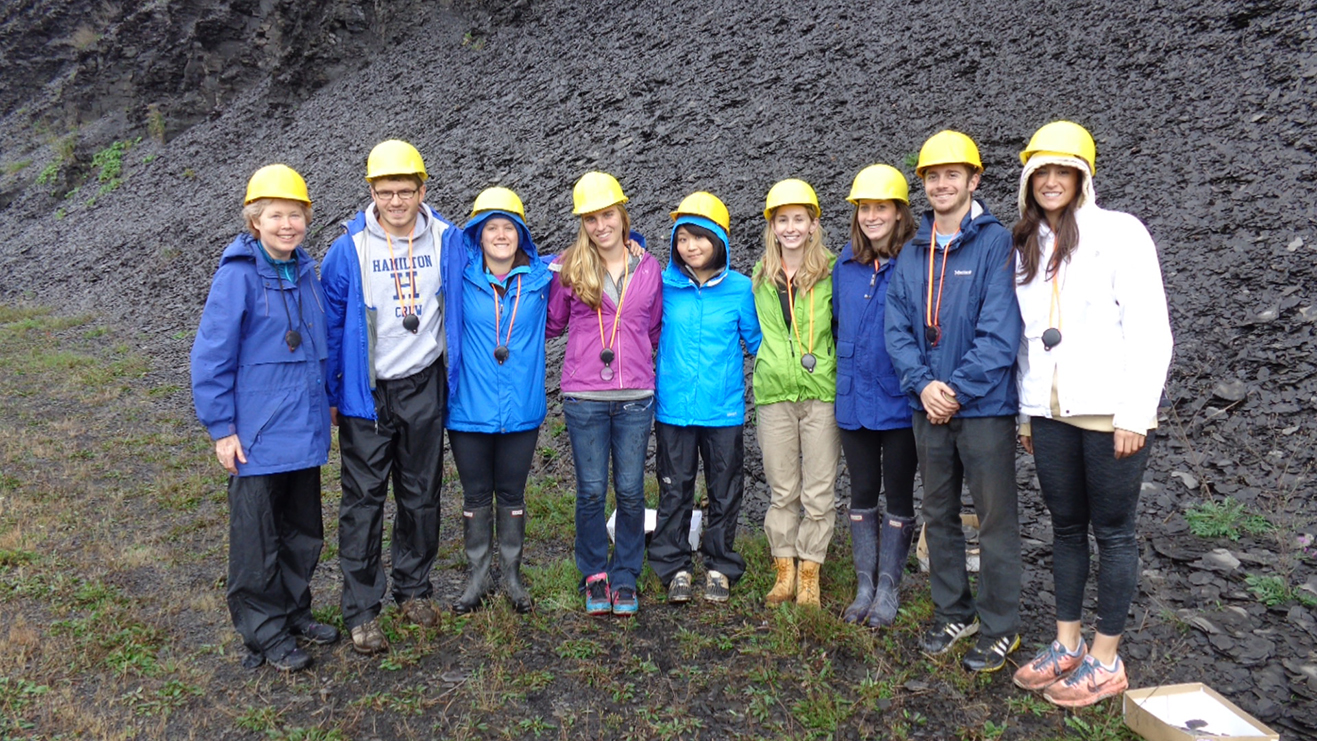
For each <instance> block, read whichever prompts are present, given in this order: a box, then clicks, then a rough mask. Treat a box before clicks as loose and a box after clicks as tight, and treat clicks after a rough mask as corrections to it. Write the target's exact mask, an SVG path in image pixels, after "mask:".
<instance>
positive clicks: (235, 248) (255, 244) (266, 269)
mask: <svg viewBox="0 0 1317 741" xmlns="http://www.w3.org/2000/svg"><path fill="white" fill-rule="evenodd" d="M263 249H264V248H263V247H261V243H260V242H259V241H258V240H257V239H256V237H253V236H252V235H250V234H239V235H238V236H237V237H234V239H233V241H232V242H230V243H229V246H228V247H225V248H224V254H223V255H221V256H220V264H221V265H223V264H224V263H226V262H229V261H231V260H251V261H252V262H254V263H256V272H257V273H259V274H261V275H267V274H268V275H267V277H271V278H273V277H274V267H273V266H272V265H270V263H269V262H268V261H267V260H265V259H264V258H262V257H261V254H260V252H259V251H258V250H263ZM293 254H294V255H296V256H297V272H298V274H299V275H301V274H302V273H304V272H306V271H307V270H313V269H315V261H313V260H312V259H311V255H310V253H308V252H307V251H306V250H305V249H303V248H302V245H300V244H299V245H298V246H297V249H296V250H293Z"/></svg>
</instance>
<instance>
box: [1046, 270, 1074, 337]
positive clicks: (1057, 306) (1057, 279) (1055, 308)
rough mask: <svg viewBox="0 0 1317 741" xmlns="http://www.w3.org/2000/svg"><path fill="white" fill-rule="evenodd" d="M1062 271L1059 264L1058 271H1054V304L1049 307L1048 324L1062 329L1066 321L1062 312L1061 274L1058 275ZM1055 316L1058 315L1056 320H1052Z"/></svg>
mask: <svg viewBox="0 0 1317 741" xmlns="http://www.w3.org/2000/svg"><path fill="white" fill-rule="evenodd" d="M1060 272H1061V269H1060V266H1057V271H1056V272H1055V273H1052V305H1051V306H1050V307H1048V309H1047V326H1049V327H1056V328H1057V329H1061V326H1062V324H1064V323H1065V317H1064V316H1063V315H1062V314H1061V276H1060V275H1058V273H1060ZM1066 272H1069V271H1066ZM1053 317H1056V321H1055V322H1053V321H1052V318H1053Z"/></svg>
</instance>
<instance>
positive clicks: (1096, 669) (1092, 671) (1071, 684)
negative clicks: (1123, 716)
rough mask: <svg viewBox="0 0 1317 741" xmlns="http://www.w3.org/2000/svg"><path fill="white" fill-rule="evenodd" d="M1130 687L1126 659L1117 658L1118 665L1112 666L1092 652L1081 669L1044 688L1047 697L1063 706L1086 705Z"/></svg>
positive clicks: (1079, 706) (1080, 664)
mask: <svg viewBox="0 0 1317 741" xmlns="http://www.w3.org/2000/svg"><path fill="white" fill-rule="evenodd" d="M1129 686H1130V683H1129V679H1128V678H1127V677H1126V676H1125V662H1123V661H1121V660H1120V657H1119V656H1117V657H1116V666H1115V667H1113V668H1111V669H1108V668H1106V667H1105V666H1102V663H1101V662H1099V661H1098V660H1097V659H1095V658H1093V654H1088V655H1087V656H1085V657H1084V658H1083V659H1082V660H1080V662H1079V668H1077V669H1075V670H1074V671H1073V672H1070V676H1068V677H1066V678H1065V679H1062V680H1061V681H1059V682H1053V683H1052V684H1050V685H1048V686H1047V689H1045V690H1043V697H1045V698H1047V699H1048V700H1050V701H1051V702H1052V704H1054V705H1059V706H1060V707H1063V708H1082V707H1086V706H1088V705H1092V704H1093V703H1095V702H1098V701H1100V700H1105V699H1107V698H1108V697H1114V696H1116V695H1119V694H1120V693H1122V692H1124V691H1125V690H1126V689H1128V688H1129Z"/></svg>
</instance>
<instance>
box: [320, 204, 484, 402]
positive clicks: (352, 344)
mask: <svg viewBox="0 0 1317 741" xmlns="http://www.w3.org/2000/svg"><path fill="white" fill-rule="evenodd" d="M421 207H422V208H424V209H425V211H426V214H427V215H428V216H429V217H430V232H431V235H432V236H433V238H434V244H435V247H436V249H438V250H439V295H440V296H441V298H442V299H443V302H444V339H445V341H446V343H447V347H446V349H445V355H446V356H447V363H448V392H449V394H450V395H451V394H452V393H453V391H454V388H455V387H456V384H457V368H458V367H460V366H461V364H462V340H461V326H462V296H461V290H462V270H463V269H464V268H465V267H466V250H465V249H463V248H462V243H461V232H459V231H458V230H457V228H456V227H454V226H453V225H452V224H451V223H449V222H448V221H447V220H446V219H444V217H442V216H440V215H439V212H437V211H435V210H434V209H432V208H430V206H429V204H424V203H423V204H421ZM343 229H344V233H343V234H342V235H341V236H340V237H339V238H338V239H336V240H334V243H333V244H332V245H330V247H329V252H328V254H326V255H325V263H324V265H323V266H321V269H320V274H321V280H322V281H323V282H324V288H325V296H326V298H327V299H328V300H327V302H326V307H325V309H326V316H325V318H326V320H327V322H328V325H329V327H328V337H329V404H330V406H334V407H338V413H339V414H343V415H346V416H349V417H359V418H362V419H375V399H374V396H373V395H372V393H371V392H372V391H374V389H375V337H374V330H373V323H374V319H373V318H371V317H370V315H371V314H372V313H373V312H374V311H375V307H373V306H366V300H365V294H364V292H363V291H362V288H361V260H362V259H363V255H364V254H365V253H364V250H365V240H366V214H365V212H363V211H358V212H357V215H356V216H354V217H353V218H352V219H351V220H350V221H348V222H345V223H344V224H343Z"/></svg>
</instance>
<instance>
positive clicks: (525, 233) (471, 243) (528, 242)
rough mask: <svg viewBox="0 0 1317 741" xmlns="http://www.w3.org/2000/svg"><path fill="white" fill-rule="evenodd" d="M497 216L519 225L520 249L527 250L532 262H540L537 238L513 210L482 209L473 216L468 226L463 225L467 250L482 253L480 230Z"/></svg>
mask: <svg viewBox="0 0 1317 741" xmlns="http://www.w3.org/2000/svg"><path fill="white" fill-rule="evenodd" d="M495 216H499V217H502V218H504V219H507V220H508V221H511V222H512V223H513V224H516V225H517V247H518V249H520V250H521V251H522V252H525V253H526V255H527V256H528V257H530V259H531V262H538V261H539V259H540V251H539V248H538V247H536V246H535V240H534V239H532V238H531V236H530V228H528V227H527V226H526V222H524V221H522V220H521V217H520V216H518V215H516V214H514V213H512V212H511V211H482V212H480V213H478V214H476V215H475V216H473V217H471V220H470V221H468V222H466V226H464V227H462V243H463V244H464V245H466V249H467V251H468V252H471V253H473V255H478V254H480V232H481V230H482V229H484V228H485V222H486V221H489V220H490V219H491V218H493V217H495Z"/></svg>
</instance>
